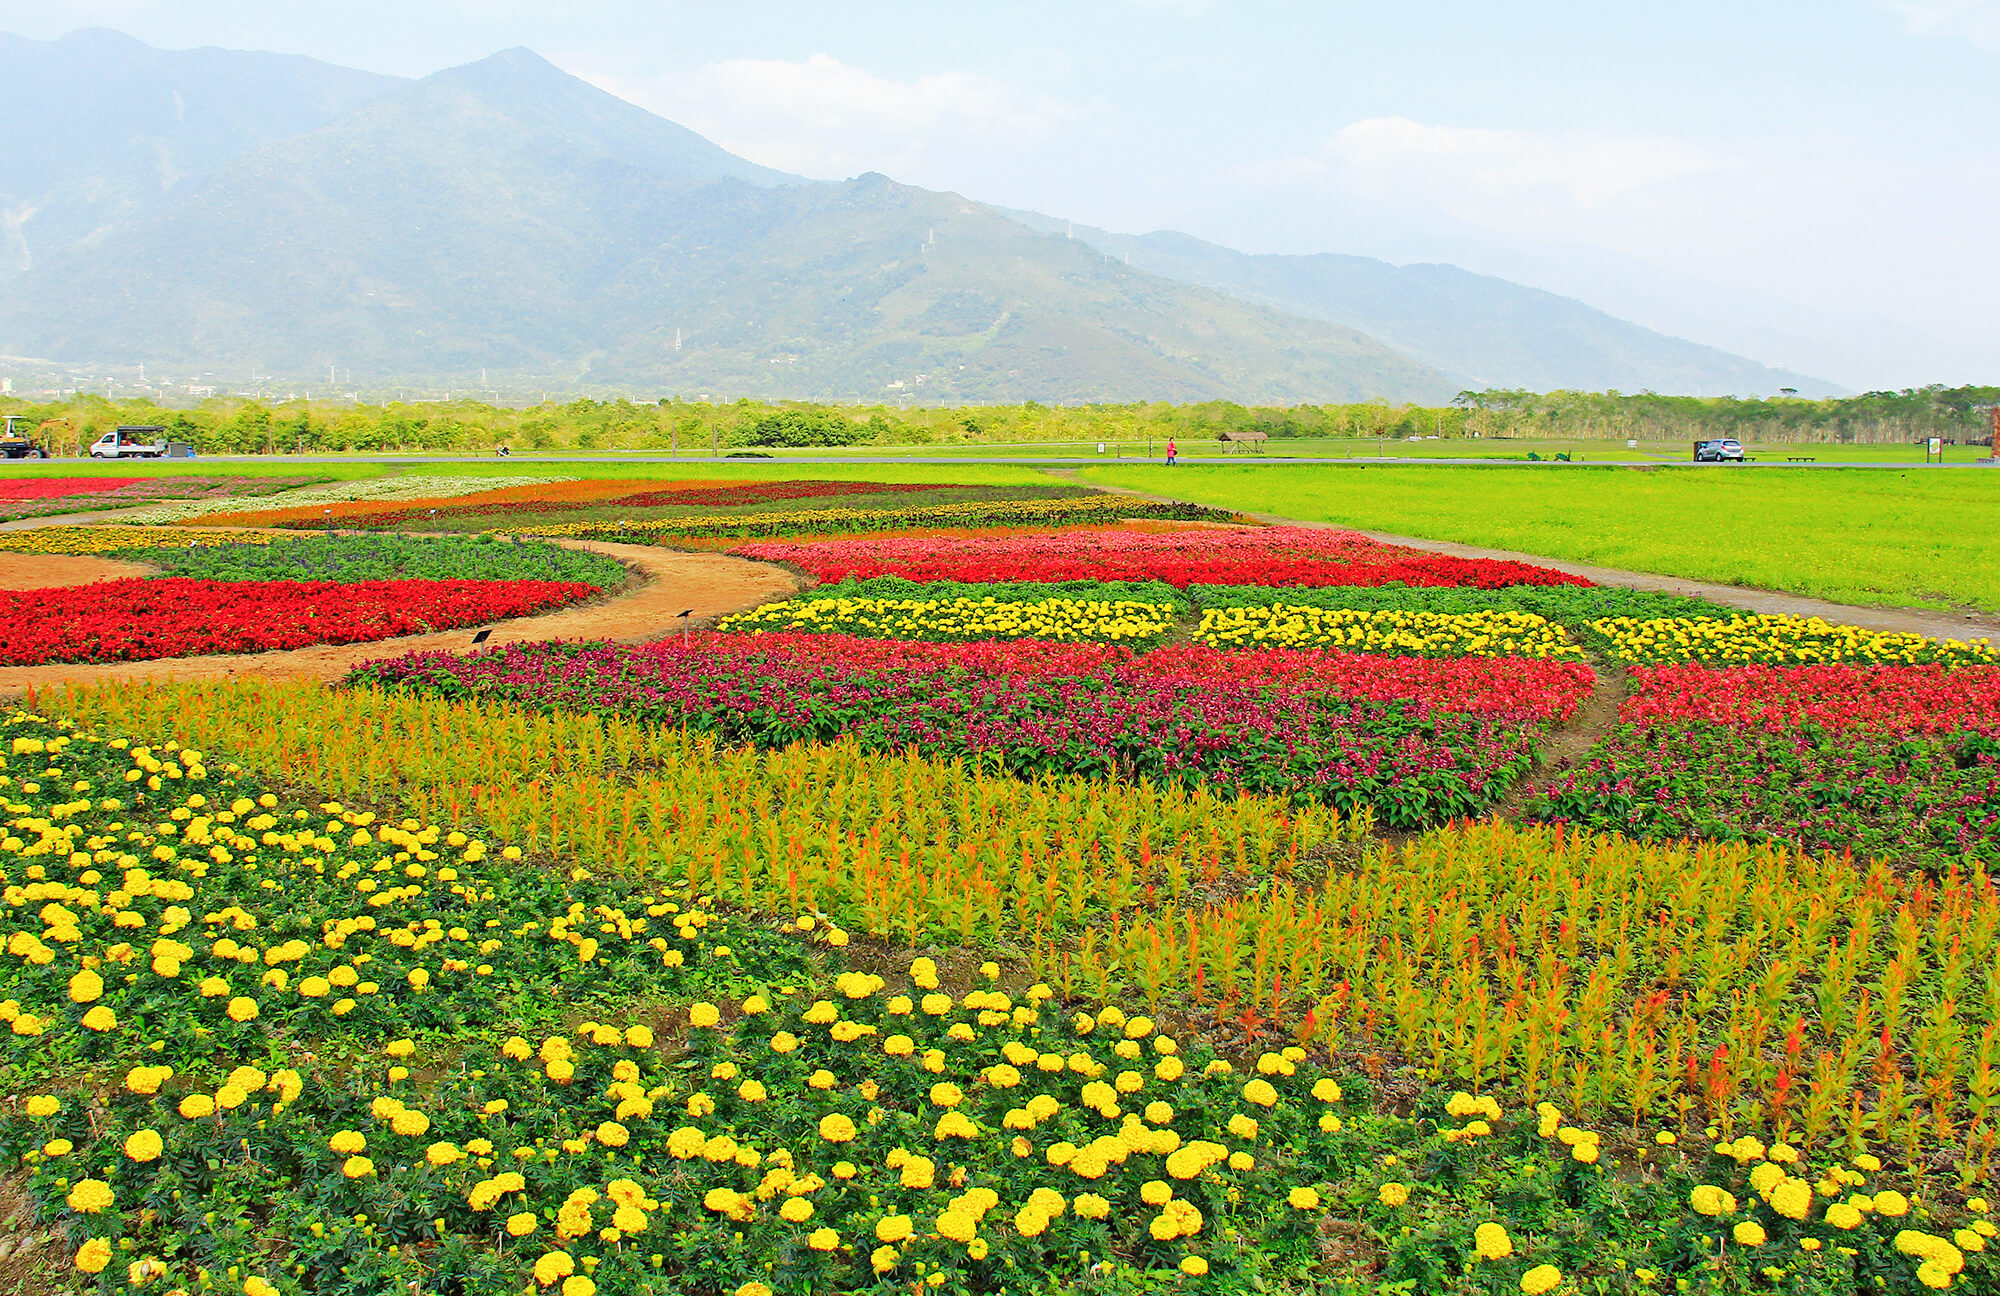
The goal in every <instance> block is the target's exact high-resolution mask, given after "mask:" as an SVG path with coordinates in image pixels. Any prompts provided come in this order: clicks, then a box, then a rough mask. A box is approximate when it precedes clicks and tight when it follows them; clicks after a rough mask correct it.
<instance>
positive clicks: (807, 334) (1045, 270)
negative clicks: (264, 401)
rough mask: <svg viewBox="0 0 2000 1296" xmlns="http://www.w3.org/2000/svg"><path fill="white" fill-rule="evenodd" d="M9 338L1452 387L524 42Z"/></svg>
mask: <svg viewBox="0 0 2000 1296" xmlns="http://www.w3.org/2000/svg"><path fill="white" fill-rule="evenodd" d="M677 331H678V332H677ZM677 336H678V339H679V344H678V346H677V345H676V338H677ZM0 346H4V347H5V348H6V349H9V350H12V351H15V352H17V353H22V354H33V355H43V356H50V357H58V358H61V357H76V358H82V357H99V356H120V357H132V358H136V359H144V360H147V361H149V362H155V363H161V364H208V365H214V364H218V363H235V364H240V365H252V366H256V367H257V368H258V369H259V370H260V371H261V372H264V373H272V374H284V373H290V374H308V375H309V374H312V373H315V372H321V371H324V370H325V369H326V368H327V367H328V366H330V365H338V366H340V367H342V368H351V369H353V370H355V371H356V372H357V373H359V372H366V373H369V374H371V375H374V376H399V375H406V376H413V377H414V376H418V375H459V376H465V375H471V374H476V373H478V372H479V371H480V370H482V369H485V370H487V371H489V372H500V373H508V374H523V373H528V374H539V375H547V376H551V377H552V378H554V379H556V380H559V381H561V380H567V381H573V382H587V383H591V384H597V385H618V384H622V385H638V386H641V387H647V388H652V389H657V390H662V391H676V390H678V391H702V390H710V389H718V390H720V391H723V392H727V393H729V394H750V395H801V396H802V395H829V396H834V397H843V396H849V395H855V394H865V395H868V396H870V397H877V396H880V395H882V394H883V393H884V392H885V391H893V390H907V391H909V392H911V393H912V394H916V393H918V392H919V391H921V392H922V393H923V394H925V395H926V396H927V397H938V398H976V399H1037V400H1048V401H1056V400H1078V399H1096V400H1136V399H1142V398H1148V397H1156V398H1165V399H1174V400H1196V399H1207V398H1213V397H1237V398H1241V399H1246V400H1260V401H1299V400H1313V399H1341V398H1349V399H1354V398H1359V399H1366V398H1369V397H1375V396H1380V397H1385V398H1389V399H1396V400H1401V399H1436V398H1438V397H1440V396H1443V395H1448V394H1449V393H1450V390H1451V387H1450V384H1449V383H1448V382H1447V381H1446V380H1445V379H1444V378H1443V377H1442V376H1441V375H1438V374H1436V373H1435V372H1433V371H1431V370H1430V369H1428V368H1426V367H1425V366H1423V365H1420V364H1417V363H1416V362H1414V361H1411V360H1409V359H1408V358H1406V357H1404V356H1402V355H1400V354H1399V353H1397V352H1395V351H1394V350H1392V349H1390V348H1388V347H1386V346H1383V345H1382V344H1381V343H1379V342H1376V341H1374V340H1372V339H1370V338H1367V337H1364V336H1362V335H1361V334H1359V333H1356V332H1355V331H1353V330H1352V329H1347V328H1343V327H1340V326H1338V325H1333V324H1328V323H1324V322H1321V321H1313V320H1301V319H1296V318H1290V317H1287V316H1284V315H1282V314H1280V313H1279V312H1277V311H1273V310H1271V309H1269V308H1266V307H1262V306H1256V305H1251V304H1246V303H1244V302H1242V301H1240V300H1237V299H1234V298H1231V297H1229V296H1226V295H1224V294H1220V293H1216V292H1211V291H1208V290H1205V289H1201V288H1196V287H1190V286H1188V285H1185V284H1178V283H1173V282H1170V281H1167V280H1164V279H1161V278H1158V277H1156V276H1153V275H1150V274H1146V273H1144V272H1142V271H1137V270H1131V269H1127V268H1126V267H1124V266H1123V265H1120V264H1118V263H1116V262H1114V261H1112V260H1111V259H1109V258H1107V257H1105V256H1103V255H1102V254H1100V253H1098V252H1095V251H1093V250H1091V249H1090V248H1088V247H1086V246H1084V245H1082V244H1079V243H1075V242H1071V241H1068V240H1064V239H1057V238H1049V237H1046V236H1043V235H1039V234H1036V233H1034V232H1032V231H1030V230H1028V229H1026V228H1024V227H1023V226H1021V225H1020V224H1018V223H1016V222H1013V221H1010V220H1007V219H1005V218H1002V217H1000V216H996V215H994V214H993V213H991V212H990V211H988V210H986V209H985V208H983V207H980V206H978V205H977V204H974V203H970V202H967V201H965V200H964V199H961V198H958V197H956V196H954V195H948V194H937V193H932V192H929V191H926V190H921V189H914V188H910V187H908V186H903V185H897V184H894V183H892V182H890V181H888V180H886V179H884V178H882V177H879V176H866V177H862V178H861V179H858V180H853V181H849V182H846V183H844V184H808V183H805V182H802V181H798V180H797V179H796V178H794V177H790V176H785V175H782V174H779V173H777V172H772V171H768V170H766V169H764V168H762V167H757V166H754V165H753V164H751V163H748V162H745V161H743V160H742V159H740V158H736V157H734V156H732V155H730V154H728V153H726V152H724V151H723V150H721V149H719V148H716V147H715V146H714V145H713V144H710V143H708V142H707V141H706V140H703V139H701V138H700V137H699V136H696V135H694V134H693V133H691V132H689V131H687V130H685V129H683V128H682V127H679V126H676V125H674V124H673V123H671V122H667V121H663V120H661V119H659V118H657V117H653V116H652V115H650V114H648V113H645V112H643V111H642V110H640V109H638V108H635V107H633V106H631V105H630V104H626V103H624V102H622V101H620V100H618V99H616V98H614V97H612V96H610V95H607V94H605V93H603V92H602V91H599V90H596V89H594V88H592V87H590V86H588V85H586V84H585V83H583V82H581V81H578V80H576V79H575V78H573V77H570V76H567V75H566V74H564V73H562V72H561V71H560V70H558V69H556V68H554V67H553V66H551V65H549V64H548V63H546V62H544V61H543V60H541V59H540V58H538V57H536V56H535V55H533V54H530V53H528V52H527V51H525V50H514V51H508V52H506V53H503V54H498V55H495V56H493V57H492V58H489V59H485V60H482V61H481V62H479V63H475V64H472V65H470V66H468V67H463V68H455V69H452V70H450V71H447V72H441V73H439V74H437V75H435V76H432V77H429V78H426V79H425V80H423V81H419V82H415V83H412V84H410V85H407V86H403V87H399V88H396V89H394V90H392V91H391V92H389V93H387V94H384V95H381V96H379V97H377V98H375V99H373V100H372V101H371V102H369V103H367V104H365V105H363V106H361V107H359V108H357V109H355V110H353V111H351V112H348V113H346V114H344V115H342V116H340V117H339V118H337V119H335V120H334V121H332V122H330V123H328V124H326V125H323V126H320V127H318V128H317V129H313V130H310V131H307V132H305V133H303V134H301V135H298V136H296V137H294V138H291V139H286V140H282V141H279V142H277V143H273V144H269V145H266V146H265V147H262V148H260V149H257V150H256V151H254V152H251V153H249V154H248V155H246V156H244V157H241V158H239V159H238V160H236V161H234V162H231V163H229V164H228V165H226V166H223V167H221V168H220V169H218V170H216V171H215V172H213V173H212V174H211V175H209V176H208V177H207V178H205V179H204V180H202V181H200V182H198V183H196V184H193V185H191V186H189V187H188V189H187V190H186V192H183V193H179V194H177V195H175V197H174V199H173V200H172V201H171V202H170V203H168V204H167V205H165V206H164V207H163V208H162V209H160V210H159V211H157V212H155V213H152V214H149V215H147V216H144V217H142V218H141V219H138V220H136V221H134V222H133V223H131V224H130V225H128V226H127V227H125V228H123V229H121V230H118V231H115V232H112V233H110V234H107V235H106V236H104V237H102V238H100V239H96V240H93V241H92V242H91V243H90V245H89V246H87V247H83V248H78V249H73V250H71V251H70V252H68V253H66V254H60V255H56V256H53V257H52V258H51V259H50V260H48V261H47V262H45V263H43V264H40V265H38V266H37V267H36V268H35V269H34V270H33V271H31V272H30V273H29V274H28V275H26V276H24V277H23V278H22V279H21V280H20V281H19V282H18V284H17V287H16V291H14V292H11V293H9V294H8V298H7V300H6V301H5V302H4V303H0ZM898 383H900V384H902V385H903V386H902V387H901V388H896V387H894V386H892V384H898Z"/></svg>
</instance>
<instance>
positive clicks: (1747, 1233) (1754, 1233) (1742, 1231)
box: [1729, 1220, 1766, 1247]
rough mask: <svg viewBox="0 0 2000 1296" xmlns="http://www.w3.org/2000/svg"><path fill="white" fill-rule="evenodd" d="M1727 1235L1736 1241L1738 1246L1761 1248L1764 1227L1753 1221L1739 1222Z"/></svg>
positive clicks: (1764, 1239)
mask: <svg viewBox="0 0 2000 1296" xmlns="http://www.w3.org/2000/svg"><path fill="white" fill-rule="evenodd" d="M1729 1235H1730V1236H1731V1237H1733V1238H1735V1239H1736V1245H1738V1246H1749V1247H1755V1246H1763V1245H1764V1243H1765V1241H1766V1235H1765V1233H1764V1226H1763V1225H1762V1224H1759V1223H1758V1222H1757V1221H1755V1220H1742V1221H1739V1222H1738V1223H1737V1225H1736V1227H1735V1228H1733V1229H1731V1230H1730V1231H1729Z"/></svg>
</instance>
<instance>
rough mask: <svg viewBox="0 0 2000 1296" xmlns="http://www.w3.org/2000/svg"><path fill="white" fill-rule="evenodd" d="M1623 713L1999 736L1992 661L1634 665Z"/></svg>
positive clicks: (1770, 727) (1752, 724)
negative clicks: (1973, 663)
mask: <svg viewBox="0 0 2000 1296" xmlns="http://www.w3.org/2000/svg"><path fill="white" fill-rule="evenodd" d="M1630 675H1631V679H1632V694H1631V696H1630V697H1628V698H1627V699H1626V700H1625V704H1624V705H1623V706H1622V707H1621V708H1620V709H1619V717H1620V718H1621V719H1623V720H1628V721H1636V722H1640V723H1647V722H1651V721H1656V720H1702V721H1706V722H1708V723H1710V724H1718V725H1726V726H1729V727H1731V728H1737V729H1762V730H1767V731H1769V732H1773V733H1776V732H1779V731H1782V730H1786V729H1796V728H1799V727H1801V726H1803V725H1818V726H1819V727H1821V728H1824V729H1836V730H1844V729H1869V730H1880V731H1886V732H1890V733H1910V734H1916V733H1950V732H1957V731H1961V730H1975V731H1979V732H1984V733H1995V734H2000V666H1960V667H1948V666H1943V665H1939V664H1936V663H1930V664H1925V665H1917V666H1729V667H1711V666H1635V667H1633V668H1632V669H1631V671H1630Z"/></svg>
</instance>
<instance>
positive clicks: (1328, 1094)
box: [1312, 1076, 1341, 1103]
mask: <svg viewBox="0 0 2000 1296" xmlns="http://www.w3.org/2000/svg"><path fill="white" fill-rule="evenodd" d="M1312 1096H1313V1097H1315V1098H1317V1099H1319V1100H1320V1101H1321V1102H1329V1103H1333V1102H1339V1101H1340V1098H1341V1092H1340V1086H1339V1085H1337V1084H1335V1083H1334V1082H1333V1078H1332V1077H1330V1076H1324V1077H1321V1078H1320V1079H1318V1080H1316V1081H1314V1082H1313V1087H1312Z"/></svg>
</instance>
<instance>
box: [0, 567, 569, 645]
mask: <svg viewBox="0 0 2000 1296" xmlns="http://www.w3.org/2000/svg"><path fill="white" fill-rule="evenodd" d="M596 592H597V588H596V587H595V586H592V585H584V584H581V583H577V582H573V581H471V580H466V581H461V580H363V581H352V582H341V581H285V580H276V581H210V580H191V579H184V578H178V577H174V578H158V579H144V578H142V579H138V580H122V581H106V582H103V583H101V584H97V585H87V586H78V587H75V588H70V589H42V590H18V591H12V592H9V591H0V664H5V665H9V666H33V665H40V664H43V663H46V662H106V661H143V660H147V659H150V658H158V657H196V656H201V655H204V654H208V653H259V652H273V651H277V650H281V649H286V648H303V647H306V646H307V645H309V644H324V643H334V644H341V643H366V642H369V641H371V640H375V639H393V638H395V637H396V636H398V635H406V634H428V633H431V632H433V631H437V630H449V629H452V628H453V627H455V626H463V625H481V624H484V623H485V622H488V621H497V620H500V619H501V618H504V617H516V616H528V615H530V614H532V613H535V612H541V611H545V610H547V609H549V608H554V607H560V606H562V605H563V604H565V603H573V602H575V601H576V600H578V599H581V598H587V597H589V596H590V595H592V594H595V593H596Z"/></svg>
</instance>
